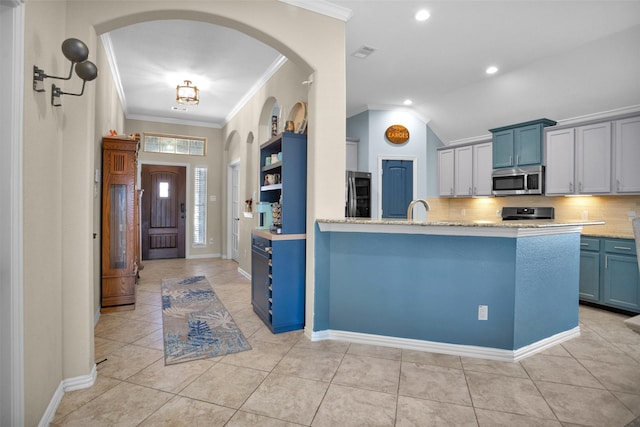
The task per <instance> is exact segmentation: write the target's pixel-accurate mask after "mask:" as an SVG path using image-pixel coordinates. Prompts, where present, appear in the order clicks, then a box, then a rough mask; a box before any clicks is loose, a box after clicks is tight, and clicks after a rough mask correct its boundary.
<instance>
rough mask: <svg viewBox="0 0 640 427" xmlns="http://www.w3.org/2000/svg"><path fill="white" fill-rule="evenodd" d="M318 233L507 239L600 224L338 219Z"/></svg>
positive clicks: (325, 221) (324, 223)
mask: <svg viewBox="0 0 640 427" xmlns="http://www.w3.org/2000/svg"><path fill="white" fill-rule="evenodd" d="M317 222H318V228H319V230H320V231H321V232H352V233H391V234H424V235H440V236H477V237H508V238H518V237H527V236H544V235H552V234H562V233H580V232H582V230H583V228H582V227H583V226H589V225H603V224H604V221H593V220H591V221H585V220H575V221H565V220H563V221H556V220H524V221H501V220H500V221H498V220H494V221H477V220H476V221H463V220H455V221H418V220H414V221H407V220H406V219H397V220H390V219H366V218H340V219H318V220H317Z"/></svg>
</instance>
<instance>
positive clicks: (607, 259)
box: [604, 255, 609, 268]
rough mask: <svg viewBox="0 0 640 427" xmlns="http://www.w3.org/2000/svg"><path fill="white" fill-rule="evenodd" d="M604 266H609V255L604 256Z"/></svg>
mask: <svg viewBox="0 0 640 427" xmlns="http://www.w3.org/2000/svg"><path fill="white" fill-rule="evenodd" d="M604 268H609V255H605V256H604Z"/></svg>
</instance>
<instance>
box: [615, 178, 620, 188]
mask: <svg viewBox="0 0 640 427" xmlns="http://www.w3.org/2000/svg"><path fill="white" fill-rule="evenodd" d="M616 182H617V188H616V191H620V180H619V179H617V180H616Z"/></svg>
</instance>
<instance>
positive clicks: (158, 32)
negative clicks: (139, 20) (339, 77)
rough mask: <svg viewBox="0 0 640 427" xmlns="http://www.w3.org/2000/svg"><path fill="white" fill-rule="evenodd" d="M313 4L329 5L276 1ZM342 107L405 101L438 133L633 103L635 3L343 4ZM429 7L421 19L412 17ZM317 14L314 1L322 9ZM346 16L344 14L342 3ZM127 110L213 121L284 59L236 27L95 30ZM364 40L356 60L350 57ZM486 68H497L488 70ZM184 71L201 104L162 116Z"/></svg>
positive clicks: (223, 118)
mask: <svg viewBox="0 0 640 427" xmlns="http://www.w3.org/2000/svg"><path fill="white" fill-rule="evenodd" d="M283 1H286V2H288V3H293V4H296V3H298V4H300V5H301V6H303V7H307V8H310V9H314V3H315V5H318V4H320V3H323V7H324V8H325V9H326V7H327V6H331V4H327V3H326V2H319V1H317V0H315V2H302V1H300V0H297V1H296V0H283ZM331 3H333V4H334V5H337V6H338V7H340V8H343V9H344V8H346V9H349V10H351V12H352V13H351V18H350V19H349V20H348V21H347V23H346V29H347V41H346V51H347V106H346V107H347V113H348V115H353V114H357V113H359V112H361V111H365V110H367V109H396V108H400V109H402V108H407V107H403V106H402V102H403V101H404V100H405V99H407V98H410V99H412V100H413V102H414V103H413V105H412V106H411V107H408V109H410V110H411V111H413V112H414V113H415V114H416V115H418V116H419V117H421V118H423V119H424V120H425V121H428V122H429V125H430V127H431V128H432V129H433V130H434V131H435V132H436V134H437V135H438V136H439V137H440V138H441V139H442V140H443V141H444V142H445V143H449V142H452V141H453V142H455V141H460V140H464V139H473V138H475V137H478V136H483V135H486V134H487V133H488V132H487V129H490V128H492V127H499V126H503V125H508V124H512V123H518V122H523V121H528V120H533V119H537V118H541V117H548V118H550V119H553V120H561V119H569V118H573V117H576V116H582V115H587V114H591V113H596V112H602V111H605V110H615V109H619V108H623V107H629V106H633V105H640V78H638V76H639V75H640V1H639V0H628V1H615V0H601V1H593V0H591V1H584V0H583V1H560V0H556V1H514V0H509V1H481V0H475V1H451V0H449V1H443V0H437V1H410V0H406V1H397V0H396V1H383V0H377V1H373V0H370V1H363V0H359V1H342V0H333V1H332V2H331ZM420 8H426V9H428V10H429V11H430V13H431V18H430V19H428V20H427V21H425V22H417V21H415V20H414V18H413V16H414V14H415V12H416V11H417V10H418V9H420ZM323 10H324V9H323ZM340 12H342V10H340ZM104 40H105V42H106V43H105V47H106V48H107V52H108V55H109V56H110V61H111V62H112V64H111V65H112V68H115V69H116V73H115V75H116V76H118V77H117V78H116V79H117V80H119V81H120V87H121V89H120V92H121V93H120V95H121V97H122V99H123V101H124V102H123V103H124V106H125V113H126V115H127V117H128V118H138V119H145V120H158V121H166V122H174V123H192V124H198V125H204V126H211V127H222V126H224V124H225V123H226V122H227V121H228V120H229V118H230V117H232V116H233V114H234V113H235V111H236V109H237V108H238V107H239V106H241V105H242V104H243V102H244V101H245V100H246V99H247V97H250V96H251V95H252V94H253V93H254V90H256V89H257V88H258V87H259V86H260V85H261V84H262V83H263V82H264V81H265V80H266V79H268V77H269V76H270V75H271V74H272V73H273V72H274V71H275V70H277V68H278V66H279V65H280V64H281V63H282V61H283V60H285V59H284V58H283V57H282V56H281V55H280V54H279V53H278V52H277V51H274V50H273V49H271V48H270V47H268V46H266V45H264V44H263V43H261V42H259V41H257V40H255V39H251V38H250V37H248V36H245V35H244V34H242V33H239V32H237V31H235V30H231V29H227V28H224V27H219V26H215V25H212V24H207V23H201V22H191V21H156V22H147V23H143V24H136V25H133V26H130V27H126V28H122V29H118V30H116V31H113V32H111V33H109V34H108V35H106V36H105V37H104ZM362 46H369V47H372V48H374V49H375V51H374V52H373V54H371V55H370V56H369V57H368V58H366V59H359V58H356V57H354V56H352V53H353V52H355V51H356V50H357V49H359V48H360V47H362ZM489 65H496V66H497V67H498V68H499V71H498V73H496V74H495V75H493V76H488V75H486V74H485V72H484V70H485V69H486V68H487V67H488V66H489ZM187 79H188V80H191V81H192V82H193V84H195V85H197V86H198V87H199V89H200V98H201V102H200V105H199V106H197V107H191V108H190V110H189V111H172V110H171V109H170V108H171V107H172V106H175V105H176V104H175V86H176V85H177V84H179V83H180V84H181V83H182V81H183V80H187Z"/></svg>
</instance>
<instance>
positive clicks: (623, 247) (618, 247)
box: [613, 246, 631, 251]
mask: <svg viewBox="0 0 640 427" xmlns="http://www.w3.org/2000/svg"><path fill="white" fill-rule="evenodd" d="M613 249H622V250H623V251H630V250H631V248H628V247H626V246H614V247H613Z"/></svg>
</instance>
